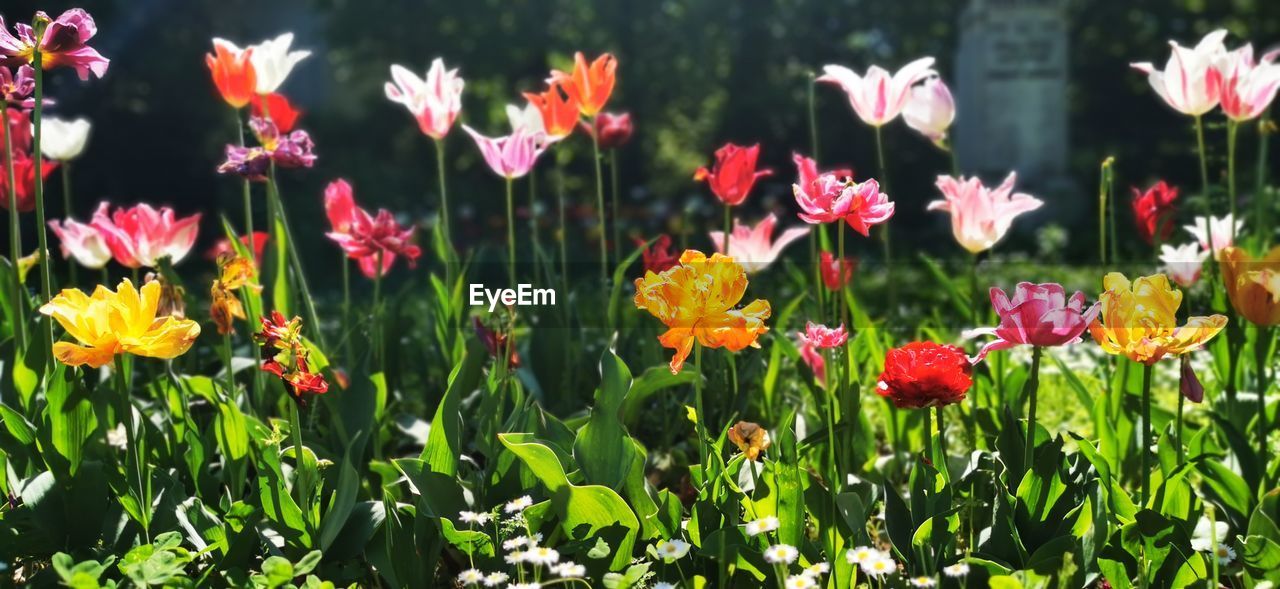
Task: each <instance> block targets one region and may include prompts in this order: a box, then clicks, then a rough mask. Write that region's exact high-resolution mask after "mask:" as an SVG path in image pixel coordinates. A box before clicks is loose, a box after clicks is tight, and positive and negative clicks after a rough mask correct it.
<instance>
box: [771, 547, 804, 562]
mask: <svg viewBox="0 0 1280 589" xmlns="http://www.w3.org/2000/svg"><path fill="white" fill-rule="evenodd" d="M799 556H800V551H799V550H796V547H795V546H792V545H790V544H774V545H773V546H770V547H768V548H765V549H764V561H765V562H767V563H769V564H791V563H793V562H795V561H796V558H797V557H799Z"/></svg>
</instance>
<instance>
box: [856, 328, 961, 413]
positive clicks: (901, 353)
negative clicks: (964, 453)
mask: <svg viewBox="0 0 1280 589" xmlns="http://www.w3.org/2000/svg"><path fill="white" fill-rule="evenodd" d="M971 386H973V378H972V377H971V376H970V365H969V358H968V357H966V356H965V354H964V350H961V349H960V348H958V347H956V346H951V345H940V344H936V343H934V342H911V343H909V344H907V345H905V346H902V347H900V348H894V349H892V350H889V352H888V353H887V354H885V357H884V372H882V373H881V374H880V380H879V382H878V383H876V392H878V393H880V396H882V397H885V398H886V399H889V400H890V401H893V405H894V406H895V407H897V408H899V409H904V408H912V409H915V408H921V407H941V406H944V405H951V404H953V403H959V402H960V401H963V400H964V396H965V393H966V392H967V391H968V390H969V387H971Z"/></svg>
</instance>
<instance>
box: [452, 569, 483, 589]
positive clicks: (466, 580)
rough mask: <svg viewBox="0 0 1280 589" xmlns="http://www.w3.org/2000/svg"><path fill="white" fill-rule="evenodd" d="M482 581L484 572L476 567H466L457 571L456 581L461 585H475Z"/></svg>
mask: <svg viewBox="0 0 1280 589" xmlns="http://www.w3.org/2000/svg"><path fill="white" fill-rule="evenodd" d="M482 581H484V573H482V572H480V571H478V570H476V569H467V570H465V571H462V572H461V573H458V582H459V583H462V584H463V585H468V586H470V585H475V584H478V583H480V582H482Z"/></svg>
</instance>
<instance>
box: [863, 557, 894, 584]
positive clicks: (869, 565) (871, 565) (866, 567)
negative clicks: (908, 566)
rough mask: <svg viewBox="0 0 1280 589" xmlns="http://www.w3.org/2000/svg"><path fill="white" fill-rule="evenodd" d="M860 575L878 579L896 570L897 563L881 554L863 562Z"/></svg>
mask: <svg viewBox="0 0 1280 589" xmlns="http://www.w3.org/2000/svg"><path fill="white" fill-rule="evenodd" d="M861 567H862V573H863V574H864V575H866V576H868V577H874V578H879V577H883V576H885V575H887V574H889V573H892V572H894V571H896V570H898V563H896V562H894V561H893V559H892V558H890V557H889V556H888V555H885V554H883V553H881V554H879V555H877V556H875V557H873V558H872V559H871V560H868V561H866V562H863V563H862V565H861Z"/></svg>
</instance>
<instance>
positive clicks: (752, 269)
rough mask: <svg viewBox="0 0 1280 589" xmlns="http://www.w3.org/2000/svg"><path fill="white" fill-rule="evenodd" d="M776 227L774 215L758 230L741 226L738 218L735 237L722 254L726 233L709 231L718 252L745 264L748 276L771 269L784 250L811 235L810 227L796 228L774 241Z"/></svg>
mask: <svg viewBox="0 0 1280 589" xmlns="http://www.w3.org/2000/svg"><path fill="white" fill-rule="evenodd" d="M777 224H778V218H777V216H775V215H773V214H772V213H771V214H770V215H769V216H768V217H765V218H764V220H763V221H760V223H759V224H758V225H756V226H755V227H750V226H748V225H742V224H741V223H739V222H738V220H736V219H735V220H734V222H733V237H732V239H731V240H729V251H728V252H725V251H723V249H724V242H725V239H724V232H723V231H712V232H710V236H711V243H712V244H713V245H714V246H715V248H716V252H718V253H722V254H728V255H729V257H731V258H733V259H735V260H738V263H739V264H742V267H743V268H744V269H746V271H747V274H754V273H756V272H759V271H761V270H764V269H765V268H767V267H769V265H770V264H772V263H773V262H774V260H777V259H778V256H779V255H781V254H782V250H783V248H785V247H787V245H789V244H790V243H791V242H793V241H795V240H797V239H800V238H801V237H804V236H805V235H808V234H809V228H808V227H793V228H791V229H787V230H786V231H783V232H782V235H780V236H779V237H778V240H777V241H774V240H773V228H774V226H775V225H777Z"/></svg>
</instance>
